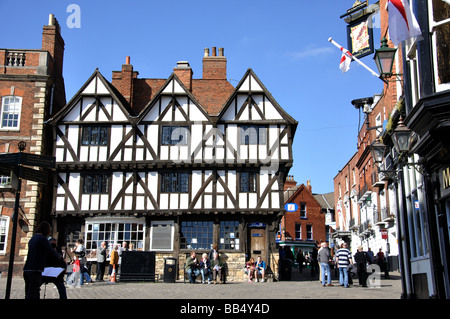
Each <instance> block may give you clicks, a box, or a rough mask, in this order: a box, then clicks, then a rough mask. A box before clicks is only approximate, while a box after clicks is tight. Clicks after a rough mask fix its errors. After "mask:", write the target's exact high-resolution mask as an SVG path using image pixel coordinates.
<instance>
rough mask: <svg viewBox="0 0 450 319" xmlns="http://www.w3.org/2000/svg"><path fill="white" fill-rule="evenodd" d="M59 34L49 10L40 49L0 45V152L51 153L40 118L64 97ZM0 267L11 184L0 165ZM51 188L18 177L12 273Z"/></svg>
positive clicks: (8, 228)
mask: <svg viewBox="0 0 450 319" xmlns="http://www.w3.org/2000/svg"><path fill="white" fill-rule="evenodd" d="M63 58H64V40H63V38H62V37H61V32H60V26H59V24H58V21H57V20H56V19H55V18H54V17H53V15H50V16H49V23H48V25H45V26H44V27H43V31H42V47H41V49H0V111H1V113H0V114H1V122H0V154H5V153H17V152H18V151H19V149H18V143H19V142H25V143H26V148H25V150H24V152H25V153H32V154H37V155H51V154H52V149H51V145H52V134H51V131H50V132H49V131H48V129H47V128H46V125H45V121H46V120H48V118H49V117H50V115H51V114H52V113H54V112H56V111H58V110H59V109H60V108H62V107H63V106H64V105H65V103H66V99H65V90H64V79H63V76H62V68H63ZM0 169H1V171H0V212H1V215H0V271H3V273H4V274H5V273H6V270H7V269H8V265H9V256H10V246H11V234H12V214H13V211H14V206H15V205H14V200H15V190H14V189H13V186H12V185H11V174H10V170H9V169H7V168H6V167H5V165H2V166H0ZM52 192H53V188H52V187H51V185H50V184H47V185H44V184H38V183H37V182H33V181H28V180H23V181H22V191H21V196H20V203H19V204H20V209H19V218H18V220H19V227H18V230H17V237H16V251H15V253H14V257H15V265H14V266H15V268H14V273H16V272H18V271H21V270H22V267H23V262H24V257H25V256H26V253H27V250H26V249H27V245H26V244H27V242H28V240H29V238H31V236H32V234H33V229H34V227H35V226H36V225H37V224H38V223H39V222H40V221H42V220H43V219H47V218H48V217H49V213H50V211H51V200H52V195H51V194H52Z"/></svg>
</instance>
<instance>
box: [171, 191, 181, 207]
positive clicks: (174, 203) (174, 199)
mask: <svg viewBox="0 0 450 319" xmlns="http://www.w3.org/2000/svg"><path fill="white" fill-rule="evenodd" d="M178 199H179V194H177V193H173V194H169V209H178V208H179V207H178Z"/></svg>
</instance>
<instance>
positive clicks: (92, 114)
mask: <svg viewBox="0 0 450 319" xmlns="http://www.w3.org/2000/svg"><path fill="white" fill-rule="evenodd" d="M82 101H83V105H82V110H81V115H82V116H84V120H83V121H84V122H91V121H92V122H94V121H95V120H96V113H97V112H96V109H95V108H93V109H92V110H89V108H90V107H91V105H92V104H94V103H95V99H94V98H91V97H85V98H83V99H82Z"/></svg>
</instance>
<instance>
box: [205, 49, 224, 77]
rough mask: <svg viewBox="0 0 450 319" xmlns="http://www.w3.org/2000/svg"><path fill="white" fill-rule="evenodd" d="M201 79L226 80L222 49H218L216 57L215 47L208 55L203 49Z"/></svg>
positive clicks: (207, 51) (206, 50) (207, 50)
mask: <svg viewBox="0 0 450 319" xmlns="http://www.w3.org/2000/svg"><path fill="white" fill-rule="evenodd" d="M203 79H209V80H226V79H227V59H226V58H225V56H224V50H223V48H219V55H218V56H217V52H216V47H213V48H212V54H211V56H210V55H209V49H208V48H206V49H205V54H204V57H203Z"/></svg>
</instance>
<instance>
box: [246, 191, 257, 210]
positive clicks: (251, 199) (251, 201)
mask: <svg viewBox="0 0 450 319" xmlns="http://www.w3.org/2000/svg"><path fill="white" fill-rule="evenodd" d="M257 203H258V197H257V194H256V193H248V208H250V209H255V208H256V205H257Z"/></svg>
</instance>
